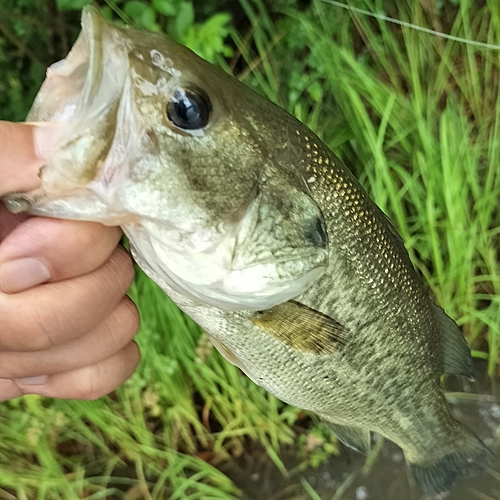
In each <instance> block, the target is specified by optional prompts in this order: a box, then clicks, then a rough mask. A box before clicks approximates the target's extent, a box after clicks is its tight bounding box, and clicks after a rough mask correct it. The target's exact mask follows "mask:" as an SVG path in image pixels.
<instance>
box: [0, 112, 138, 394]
mask: <svg viewBox="0 0 500 500" xmlns="http://www.w3.org/2000/svg"><path fill="white" fill-rule="evenodd" d="M49 127H50V126H48V127H47V128H46V129H45V130H43V131H42V134H43V136H45V137H46V141H50V129H49ZM40 130H41V129H37V128H36V127H34V126H32V125H28V124H14V123H9V122H1V121H0V196H3V195H4V194H6V193H8V192H11V191H26V190H30V189H33V188H36V187H37V186H38V185H39V183H40V179H39V178H38V170H39V169H40V167H41V166H42V165H43V163H44V162H43V160H41V159H40V158H39V157H38V155H37V152H38V154H39V155H40V156H43V154H41V153H43V152H42V151H41V150H42V148H43V144H44V142H43V139H42V138H43V136H42V134H40ZM35 134H37V135H36V137H35ZM35 138H36V139H37V140H36V141H35V140H34V139H35ZM35 143H36V144H37V146H38V147H35ZM45 144H47V142H45ZM120 237H121V230H120V229H119V228H117V227H106V226H103V225H101V224H97V223H91V222H75V221H66V220H58V219H49V218H45V217H27V216H25V215H13V214H11V213H9V212H8V211H7V210H6V208H5V207H4V206H3V204H1V203H0V318H1V323H0V401H5V400H7V399H12V398H15V397H17V396H21V395H22V394H28V393H31V394H40V395H42V396H49V397H54V398H64V399H95V398H98V397H100V396H103V395H104V394H107V393H108V392H110V391H112V390H113V389H115V388H116V387H117V386H118V385H120V384H121V383H122V382H124V381H125V380H126V379H128V378H129V377H130V376H131V374H132V373H133V371H134V369H135V368H136V366H137V363H138V361H139V349H138V347H137V345H136V344H135V342H134V341H133V340H132V339H133V337H134V335H135V334H136V333H137V330H138V327H139V314H138V312H137V308H136V307H135V305H134V303H133V302H132V301H131V300H130V299H129V298H128V297H126V296H125V293H126V291H127V289H128V288H129V286H130V284H131V282H132V279H133V267H132V261H131V259H130V256H129V255H128V253H127V252H126V251H125V250H124V249H123V248H121V247H119V246H118V243H119V240H120Z"/></svg>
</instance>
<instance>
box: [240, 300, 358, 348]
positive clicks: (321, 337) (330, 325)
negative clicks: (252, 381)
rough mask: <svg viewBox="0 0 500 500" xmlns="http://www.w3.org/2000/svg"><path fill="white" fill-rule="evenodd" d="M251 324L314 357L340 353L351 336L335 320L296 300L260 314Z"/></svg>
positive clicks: (257, 314) (252, 318)
mask: <svg viewBox="0 0 500 500" xmlns="http://www.w3.org/2000/svg"><path fill="white" fill-rule="evenodd" d="M250 320H251V321H252V322H253V323H254V324H255V325H257V326H258V327H259V328H261V329H262V330H264V331H266V332H267V333H269V334H270V335H272V336H273V337H275V338H277V339H278V340H279V341H281V342H283V343H284V344H285V345H287V346H288V347H291V348H292V349H295V350H296V351H302V352H310V353H313V354H330V353H332V352H334V351H335V350H338V349H339V348H340V347H341V346H343V345H344V344H345V342H346V338H347V334H348V332H347V331H346V330H345V329H344V327H343V326H342V325H341V324H340V323H338V322H337V321H335V320H334V319H332V318H330V317H329V316H327V315H326V314H323V313H321V312H319V311H316V310H315V309H311V308H310V307H308V306H306V305H304V304H301V303H299V302H295V301H294V300H290V301H288V302H284V303H283V304H278V305H277V306H274V307H272V308H271V309H268V310H266V311H260V312H258V313H256V314H254V315H253V316H252V317H251V318H250Z"/></svg>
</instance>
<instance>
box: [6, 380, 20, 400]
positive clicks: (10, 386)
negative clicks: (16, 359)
mask: <svg viewBox="0 0 500 500" xmlns="http://www.w3.org/2000/svg"><path fill="white" fill-rule="evenodd" d="M23 394H24V393H23V391H22V389H21V388H20V387H19V386H17V385H16V384H15V383H14V381H13V380H10V379H0V402H2V401H8V400H9V399H14V398H18V397H19V396H22V395H23Z"/></svg>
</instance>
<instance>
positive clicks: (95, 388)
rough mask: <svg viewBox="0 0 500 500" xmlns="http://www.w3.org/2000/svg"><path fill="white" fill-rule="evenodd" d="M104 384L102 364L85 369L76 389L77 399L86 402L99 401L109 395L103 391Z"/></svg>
mask: <svg viewBox="0 0 500 500" xmlns="http://www.w3.org/2000/svg"><path fill="white" fill-rule="evenodd" d="M102 382H103V380H102V376H101V370H100V364H97V365H92V366H88V367H86V368H84V369H83V374H82V376H81V378H80V379H79V384H78V387H75V393H76V394H75V397H76V398H77V399H82V400H85V401H95V400H96V399H99V398H100V397H101V396H104V395H105V394H106V393H107V391H105V390H103V386H102Z"/></svg>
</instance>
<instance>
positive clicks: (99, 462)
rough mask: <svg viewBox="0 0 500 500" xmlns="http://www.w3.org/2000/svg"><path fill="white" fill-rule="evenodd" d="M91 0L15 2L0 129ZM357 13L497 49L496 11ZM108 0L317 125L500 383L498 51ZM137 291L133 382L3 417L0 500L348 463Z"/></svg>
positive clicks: (185, 492)
mask: <svg viewBox="0 0 500 500" xmlns="http://www.w3.org/2000/svg"><path fill="white" fill-rule="evenodd" d="M86 3H88V1H87V0H57V1H56V0H3V1H2V3H1V4H0V75H2V77H1V78H0V110H1V112H0V118H1V119H7V120H22V119H23V118H24V116H25V115H26V113H27V110H28V109H29V106H30V104H31V102H32V100H33V97H34V95H35V94H36V92H37V89H38V87H39V85H40V83H41V81H42V80H43V76H44V72H45V69H46V67H47V66H48V65H49V64H51V63H52V62H54V61H56V60H58V59H61V58H63V57H64V56H65V55H66V53H67V52H68V50H69V48H70V47H71V44H72V42H73V41H74V40H75V38H76V36H77V34H78V31H79V17H80V13H79V9H80V8H81V7H82V6H83V5H84V4H86ZM348 3H349V4H351V5H353V6H356V7H359V8H363V9H367V10H370V11H373V12H379V13H385V14H386V15H389V16H393V17H395V18H398V19H401V20H404V21H410V22H413V23H415V24H418V25H421V26H424V27H428V28H432V29H434V30H437V31H443V32H446V33H452V34H455V35H457V36H462V37H465V38H468V39H477V40H481V41H487V42H489V43H491V44H499V43H500V6H499V4H498V2H496V1H493V0H489V1H480V0H477V1H476V0H462V1H459V0H453V1H452V0H448V1H444V0H443V1H439V2H438V1H434V0H425V1H424V0H422V1H420V2H414V1H411V0H407V1H398V2H396V1H395V0H394V1H382V0H349V2H348ZM99 5H100V7H101V9H102V11H103V13H104V15H105V16H106V17H107V18H108V19H112V20H114V21H115V22H118V23H120V22H127V23H131V24H135V25H136V26H139V27H142V28H145V29H151V30H155V31H163V32H166V33H168V34H169V36H171V37H173V38H175V39H177V40H178V41H180V42H181V43H184V44H186V45H188V46H189V47H191V48H192V49H193V50H195V51H196V52H198V53H199V54H200V55H201V56H202V57H205V58H206V59H208V60H210V61H212V62H214V63H216V64H219V65H221V66H222V67H223V68H225V69H226V70H227V71H230V72H233V73H234V74H235V75H236V76H237V77H238V78H240V79H242V80H243V81H244V82H245V83H247V84H248V85H250V86H251V87H253V88H254V89H256V90H257V91H258V92H260V93H262V94H263V95H265V96H267V97H268V98H269V99H271V100H273V101H275V102H277V103H279V104H280V105H281V106H283V107H285V108H286V109H287V110H289V111H290V112H291V113H292V114H294V115H295V116H297V117H298V118H299V119H300V120H302V121H304V122H305V123H306V124H308V125H309V126H310V127H311V128H312V129H314V130H315V131H316V132H317V133H318V134H319V135H320V136H321V137H322V138H323V139H324V140H325V142H326V143H327V144H328V145H329V146H330V147H331V148H332V149H333V150H334V151H335V152H336V153H337V154H338V155H339V156H340V157H341V158H342V159H343V160H344V161H345V162H346V163H347V164H348V166H349V167H350V168H352V169H353V170H354V171H355V173H356V174H357V175H358V177H359V178H360V180H361V182H362V183H363V184H364V185H365V187H366V188H367V189H368V190H369V192H370V193H371V195H372V196H373V197H374V199H375V200H376V202H377V203H378V204H379V205H380V206H381V207H382V208H383V209H384V210H385V211H386V212H387V213H388V214H389V215H390V216H391V217H392V218H393V220H394V221H395V223H396V225H397V227H398V229H399V231H400V232H401V234H402V236H403V238H404V240H405V242H406V243H407V247H408V250H409V252H410V255H411V257H412V260H413V262H414V263H415V265H416V266H417V268H418V269H419V271H420V272H421V273H422V274H423V275H424V276H425V278H426V279H427V281H428V283H429V286H430V288H431V289H432V291H433V292H434V294H435V295H436V297H437V299H438V302H439V303H440V304H441V305H443V306H444V307H445V308H446V310H447V311H448V312H449V313H450V314H451V315H452V316H453V317H455V318H457V319H458V321H459V323H460V324H461V325H462V326H463V330H464V332H465V334H466V336H467V338H468V341H469V342H470V344H471V346H472V348H473V350H474V354H475V355H476V356H478V357H482V358H484V359H486V360H487V362H488V370H489V373H490V374H494V373H495V371H496V369H497V360H498V350H499V335H500V331H499V328H500V326H499V325H500V321H499V319H500V270H499V265H498V248H499V245H498V243H499V232H500V231H499V229H498V228H499V227H500V224H499V222H500V213H499V210H498V199H499V195H500V178H499V169H498V166H497V165H498V157H499V146H500V141H499V137H498V134H499V133H500V104H499V80H500V79H499V58H498V52H496V51H491V50H489V51H488V50H481V49H477V48H474V47H471V46H468V45H465V44H460V43H457V42H452V41H447V40H444V39H442V38H439V37H436V36H432V35H429V34H425V33H421V32H417V31H415V30H412V29H409V28H405V27H401V26H395V25H391V24H389V23H387V22H384V21H379V20H376V19H372V18H369V17H366V16H362V15H358V14H353V13H349V12H348V11H345V10H343V9H339V8H337V7H334V6H332V5H329V4H328V3H322V2H320V1H305V0H304V1H299V0H278V1H272V0H268V1H263V0H239V1H237V0H214V1H211V2H205V1H202V0H151V1H149V0H126V1H123V0H116V1H113V0H107V1H100V2H99ZM131 295H132V297H133V298H134V300H136V302H137V303H138V305H139V307H140V309H141V315H142V319H143V322H142V327H141V332H140V335H139V337H138V341H139V343H140V346H141V351H142V356H143V360H142V362H141V365H140V367H139V369H138V371H137V373H136V375H135V376H134V377H133V378H132V379H131V380H130V381H129V382H127V383H126V384H125V385H124V386H123V387H122V388H120V389H119V390H118V391H117V392H116V393H114V394H112V395H111V396H109V397H107V398H102V399H101V400H99V401H94V402H85V401H80V402H77V401H69V402H67V401H49V400H45V399H43V398H39V397H35V396H31V397H24V398H22V399H19V400H15V401H12V402H9V403H5V404H2V405H1V406H0V433H1V436H2V439H1V440H0V498H9V499H10V498H20V499H35V498H36V499H60V498H63V499H74V498H92V499H97V498H124V499H128V500H132V499H134V498H146V499H163V498H171V499H183V498H190V499H195V498H199V499H233V498H238V497H240V493H239V491H238V489H237V488H236V487H235V485H234V483H233V482H232V481H231V480H230V479H229V478H228V477H227V476H226V475H225V474H223V473H222V472H220V471H219V470H218V469H217V467H219V468H223V464H224V463H225V461H226V460H228V459H231V460H238V459H239V457H241V456H242V454H244V453H245V450H246V449H247V448H250V447H251V446H253V445H251V444H250V443H258V444H259V446H260V447H261V448H262V449H264V450H265V451H266V453H267V454H269V456H271V458H272V459H273V460H274V462H275V464H277V466H278V467H279V468H280V470H281V471H282V473H283V474H286V467H285V464H284V462H283V460H282V458H283V455H282V453H281V452H282V450H283V449H284V448H287V447H288V448H289V449H293V450H294V454H295V455H296V460H295V461H294V464H293V465H294V466H298V468H299V470H300V468H301V467H304V466H305V465H306V464H313V465H314V464H317V463H319V462H321V461H322V460H324V459H325V458H326V457H327V456H329V455H331V454H335V453H336V452H337V446H336V443H335V441H334V440H332V439H331V438H330V437H329V436H328V434H327V433H325V432H324V429H322V427H321V426H317V425H316V424H312V423H311V421H310V420H309V419H307V418H305V415H304V414H303V413H302V412H300V411H299V410H298V409H296V408H291V407H288V406H286V405H284V404H282V403H281V402H279V401H278V400H276V399H275V398H274V397H272V396H270V395H268V394H267V393H265V391H263V390H262V389H260V388H259V387H257V386H255V385H254V384H253V383H252V382H250V381H249V380H248V379H247V378H246V377H244V376H242V375H241V373H240V372H239V371H238V370H237V369H236V368H234V367H233V366H230V365H228V364H227V363H226V362H225V361H224V360H223V359H221V357H220V356H219V355H218V353H216V352H213V350H212V348H211V347H210V345H209V343H208V342H207V339H206V337H205V336H204V335H202V332H201V331H200V330H199V328H198V327H197V326H196V325H194V324H193V323H192V322H191V320H189V319H188V318H186V317H184V316H183V315H182V314H181V313H180V312H179V311H178V310H177V309H176V308H175V306H173V305H172V304H171V303H170V302H169V301H168V299H166V298H165V296H164V295H163V293H162V292H161V291H160V290H159V289H158V288H157V287H156V286H155V285H153V284H152V283H151V282H150V281H149V280H147V279H146V278H145V277H144V276H143V275H142V274H141V273H140V272H139V271H138V276H137V279H136V283H135V284H134V286H133V288H132V290H131ZM311 436H313V438H314V439H313V438H311ZM311 443H314V445H312V446H311ZM305 491H308V492H309V493H308V495H313V493H311V492H310V489H308V488H306V490H304V492H303V493H304V494H305ZM9 495H10V496H9ZM287 498H290V497H287ZM301 498H303V497H301ZM307 498H309V497H307ZM312 498H315V497H314V496H312Z"/></svg>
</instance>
